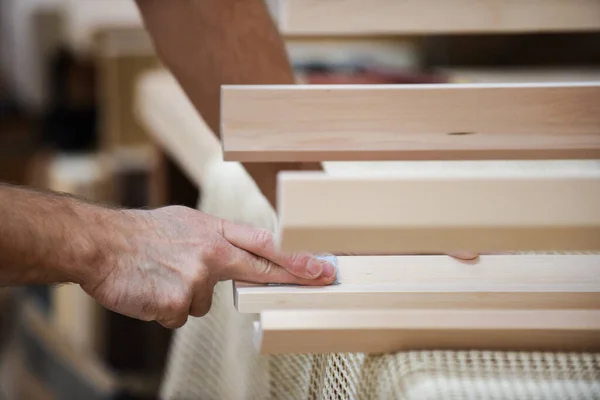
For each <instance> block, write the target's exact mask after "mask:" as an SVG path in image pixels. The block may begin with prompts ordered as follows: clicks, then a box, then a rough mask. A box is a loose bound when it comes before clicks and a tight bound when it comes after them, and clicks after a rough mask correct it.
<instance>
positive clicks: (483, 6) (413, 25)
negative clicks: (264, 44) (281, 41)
mask: <svg viewBox="0 0 600 400" xmlns="http://www.w3.org/2000/svg"><path fill="white" fill-rule="evenodd" d="M271 3H272V5H273V7H272V9H273V11H274V14H275V19H276V20H277V21H278V22H279V29H280V31H281V32H282V33H283V34H284V35H286V36H344V35H347V36H360V35H430V34H483V33H528V32H535V33H538V32H569V31H597V30H600V1H597V0H572V1H564V0H544V1H539V0H538V1H506V0H487V1H478V0H402V1H394V0H371V1H370V2H369V3H368V4H365V2H364V1H363V0H334V1H322V0H280V1H277V0H271Z"/></svg>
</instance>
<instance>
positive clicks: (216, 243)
mask: <svg viewBox="0 0 600 400" xmlns="http://www.w3.org/2000/svg"><path fill="white" fill-rule="evenodd" d="M230 252H231V248H230V245H229V243H228V242H227V241H226V240H223V239H212V240H209V241H207V242H206V244H205V245H204V247H203V249H202V253H203V254H202V258H203V259H204V260H206V261H208V262H209V263H211V264H221V265H223V264H226V263H227V262H228V260H229V255H230Z"/></svg>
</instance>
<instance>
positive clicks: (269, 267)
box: [257, 258, 274, 276]
mask: <svg viewBox="0 0 600 400" xmlns="http://www.w3.org/2000/svg"><path fill="white" fill-rule="evenodd" d="M273 267H274V264H273V263H272V262H270V261H269V260H266V259H264V258H259V259H258V261H257V269H258V274H259V275H261V276H268V275H270V274H271V273H272V272H273Z"/></svg>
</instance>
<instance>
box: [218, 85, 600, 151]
mask: <svg viewBox="0 0 600 400" xmlns="http://www.w3.org/2000/svg"><path fill="white" fill-rule="evenodd" d="M599 102H600V82H570V83H556V82H554V83H505V84H500V83H489V84H423V85H420V84H419V85H349V86H346V85H310V86H302V85H292V86H290V85H280V86H260V85H259V86H224V87H223V88H222V125H221V131H222V132H221V133H222V138H223V140H222V142H223V150H224V157H225V159H226V160H229V161H248V162H252V161H261V162H265V161H267V162H269V161H271V162H275V161H344V160H363V161H364V160H427V159H432V160H440V159H446V160H452V159H463V160H466V159H473V160H478V159H573V158H584V159H585V158H591V159H599V158H600V113H598V110H597V106H596V105H597V104H598V103H599Z"/></svg>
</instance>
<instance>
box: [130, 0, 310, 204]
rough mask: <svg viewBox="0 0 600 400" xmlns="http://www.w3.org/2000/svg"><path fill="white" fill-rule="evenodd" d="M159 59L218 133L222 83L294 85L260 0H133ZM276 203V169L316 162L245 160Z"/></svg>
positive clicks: (258, 183)
mask: <svg viewBox="0 0 600 400" xmlns="http://www.w3.org/2000/svg"><path fill="white" fill-rule="evenodd" d="M137 3H138V6H139V8H140V10H141V12H142V15H143V17H144V21H145V24H146V27H147V29H148V31H149V32H150V34H151V36H152V37H153V40H154V43H155V46H156V49H157V52H158V54H159V56H160V58H161V59H162V61H163V63H164V64H165V65H166V66H167V67H168V68H169V69H170V70H171V72H172V73H173V75H174V76H175V77H176V79H177V80H178V81H179V82H180V84H181V86H182V87H183V89H184V91H185V92H186V94H187V96H188V97H189V98H190V100H191V101H192V103H193V104H194V106H195V107H196V109H197V110H198V111H199V112H200V114H201V115H202V117H203V119H204V120H205V121H206V123H207V125H208V126H209V127H210V128H211V129H212V130H213V132H214V133H215V134H217V135H219V133H220V88H221V85H223V84H240V85H244V84H293V83H294V81H295V79H294V74H293V71H292V67H291V66H290V63H289V60H288V58H287V54H286V51H285V47H284V44H283V41H282V39H281V37H280V35H279V33H278V31H277V28H276V27H275V25H274V23H273V21H272V20H271V17H270V15H269V13H268V10H267V8H266V6H265V4H264V0H168V1H165V0H137ZM244 167H245V168H246V170H247V171H248V172H249V173H250V175H251V176H252V177H253V179H254V180H255V181H256V183H257V185H258V186H259V188H260V189H261V191H262V192H263V194H264V195H265V196H266V197H267V199H268V200H269V201H270V202H271V204H272V205H275V193H276V191H275V189H276V175H277V173H278V172H279V171H281V170H297V169H321V165H320V164H318V163H269V164H266V163H246V164H244Z"/></svg>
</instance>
